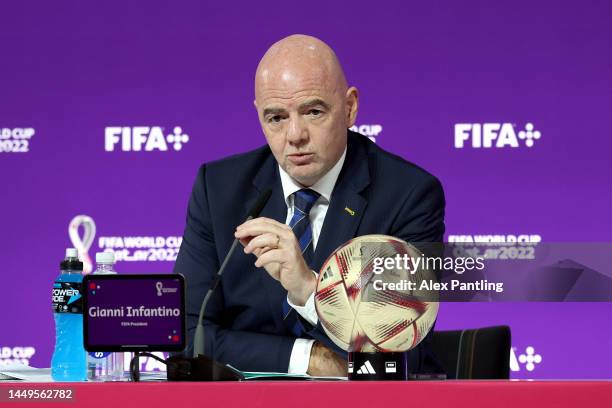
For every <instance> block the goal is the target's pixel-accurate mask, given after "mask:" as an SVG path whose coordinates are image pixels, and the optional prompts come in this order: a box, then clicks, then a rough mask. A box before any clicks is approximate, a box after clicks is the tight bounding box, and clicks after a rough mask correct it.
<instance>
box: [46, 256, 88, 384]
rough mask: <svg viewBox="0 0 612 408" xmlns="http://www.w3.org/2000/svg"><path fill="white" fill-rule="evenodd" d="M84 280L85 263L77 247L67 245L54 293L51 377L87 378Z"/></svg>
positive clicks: (65, 379)
mask: <svg viewBox="0 0 612 408" xmlns="http://www.w3.org/2000/svg"><path fill="white" fill-rule="evenodd" d="M82 281H83V262H80V261H79V259H78V258H77V250H76V249H74V248H67V249H66V258H65V259H64V260H63V261H62V262H61V263H60V274H59V276H58V277H57V279H56V280H55V282H54V283H53V292H52V303H53V315H54V319H55V349H54V350H53V357H52V358H51V377H52V378H53V379H54V380H55V381H85V379H86V378H87V371H86V369H87V365H86V356H87V352H86V351H85V348H84V347H83V306H82V298H81V284H82Z"/></svg>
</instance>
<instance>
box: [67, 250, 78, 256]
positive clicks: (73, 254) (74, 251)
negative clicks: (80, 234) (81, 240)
mask: <svg viewBox="0 0 612 408" xmlns="http://www.w3.org/2000/svg"><path fill="white" fill-rule="evenodd" d="M77 257H78V253H77V250H76V248H66V258H77Z"/></svg>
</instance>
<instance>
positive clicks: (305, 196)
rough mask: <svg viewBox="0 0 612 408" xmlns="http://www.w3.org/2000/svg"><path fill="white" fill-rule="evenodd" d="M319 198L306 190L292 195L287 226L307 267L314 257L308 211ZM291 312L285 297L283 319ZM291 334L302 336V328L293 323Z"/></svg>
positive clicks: (318, 195)
mask: <svg viewBox="0 0 612 408" xmlns="http://www.w3.org/2000/svg"><path fill="white" fill-rule="evenodd" d="M319 197H320V194H319V193H317V192H316V191H313V190H310V189H307V188H304V189H301V190H298V191H296V192H295V193H293V217H291V221H290V222H289V226H290V227H291V229H292V230H293V233H294V234H295V237H296V238H297V240H298V242H299V243H300V249H301V250H302V256H303V257H304V260H305V261H306V264H307V265H309V264H310V262H312V257H313V255H314V248H313V247H314V244H313V242H312V225H311V224H310V210H312V206H313V205H314V203H315V202H316V201H317V199H318V198H319ZM291 310H292V309H291V306H289V303H287V298H286V297H285V299H284V301H283V316H284V317H283V319H286V318H287V316H288V315H289V313H290V312H291ZM291 332H292V333H293V334H294V335H295V336H296V337H299V336H300V335H301V334H302V328H301V326H300V324H299V323H298V322H297V321H295V324H294V325H292V327H291Z"/></svg>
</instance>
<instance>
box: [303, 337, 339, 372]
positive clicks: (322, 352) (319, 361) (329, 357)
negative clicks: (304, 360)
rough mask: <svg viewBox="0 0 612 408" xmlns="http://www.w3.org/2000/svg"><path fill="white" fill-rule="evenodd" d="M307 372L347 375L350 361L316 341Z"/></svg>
mask: <svg viewBox="0 0 612 408" xmlns="http://www.w3.org/2000/svg"><path fill="white" fill-rule="evenodd" d="M307 374H309V375H314V376H318V377H346V376H347V375H348V363H347V361H346V360H345V359H343V358H342V357H340V356H339V355H337V354H336V353H334V352H333V351H331V350H330V349H328V348H327V347H325V346H324V345H323V344H322V343H320V342H318V341H315V342H314V344H313V345H312V350H311V352H310V362H309V363H308V371H307Z"/></svg>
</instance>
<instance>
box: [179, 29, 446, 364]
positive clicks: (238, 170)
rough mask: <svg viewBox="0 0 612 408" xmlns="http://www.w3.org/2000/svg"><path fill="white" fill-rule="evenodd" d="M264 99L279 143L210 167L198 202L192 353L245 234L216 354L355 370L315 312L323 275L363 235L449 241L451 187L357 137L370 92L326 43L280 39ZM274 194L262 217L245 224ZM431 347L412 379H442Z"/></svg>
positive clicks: (208, 348)
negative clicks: (351, 80)
mask: <svg viewBox="0 0 612 408" xmlns="http://www.w3.org/2000/svg"><path fill="white" fill-rule="evenodd" d="M254 104H255V108H256V110H257V115H258V118H259V121H260V124H261V128H262V130H263V133H264V135H265V138H266V141H267V146H264V147H262V148H259V149H257V150H255V151H252V152H248V153H245V154H241V155H238V156H233V157H230V158H227V159H224V160H220V161H217V162H213V163H208V164H204V165H202V166H201V167H200V170H199V172H198V176H197V179H196V181H195V184H194V187H193V191H192V195H191V199H190V201H189V207H188V211H187V225H186V228H185V233H184V236H183V243H182V245H181V248H180V251H179V255H178V258H177V261H176V264H175V268H174V271H175V272H177V273H182V274H183V275H185V278H186V281H187V313H188V325H187V326H188V331H189V337H190V340H189V343H190V346H192V341H193V340H192V335H193V331H194V329H195V326H196V323H197V317H198V313H199V309H200V304H201V302H202V299H203V297H204V294H205V293H206V290H207V288H208V287H209V285H210V282H211V280H212V277H213V275H214V274H215V273H216V271H217V270H218V268H219V264H220V262H221V261H222V260H223V258H224V256H225V254H226V253H227V251H228V250H229V248H230V246H231V244H232V241H233V239H234V237H235V238H238V239H239V240H240V242H241V243H242V245H243V251H242V252H243V253H236V254H235V255H234V256H233V257H232V258H231V260H230V261H229V264H228V266H227V269H226V272H225V274H224V276H223V279H222V281H221V287H220V288H218V289H217V292H216V293H215V295H214V296H213V297H212V298H211V301H210V303H209V306H208V308H207V311H206V316H205V332H206V337H205V339H206V344H205V353H206V354H207V355H209V356H211V357H213V358H215V359H217V360H218V361H221V362H224V363H229V364H231V365H233V366H234V367H237V368H239V369H241V370H246V371H274V372H289V373H295V374H305V373H308V374H311V375H322V376H345V375H346V374H347V362H346V353H344V352H343V351H342V350H340V349H339V348H338V347H337V346H335V345H334V343H333V342H331V341H330V340H329V338H328V337H327V336H326V335H325V333H324V331H323V330H322V328H321V325H320V323H319V321H318V318H317V314H316V312H315V309H314V290H315V287H316V279H317V275H316V272H317V271H318V270H319V269H320V268H321V265H322V264H323V262H324V261H325V259H326V258H327V257H328V256H329V255H330V254H331V253H332V251H333V250H334V249H335V248H337V247H338V246H340V245H341V244H343V243H344V242H346V241H348V240H349V239H351V238H353V237H356V236H361V235H366V234H387V235H392V236H395V237H398V238H401V239H404V240H406V241H408V242H415V243H416V242H440V241H441V240H442V235H443V233H444V194H443V191H442V187H441V185H440V183H439V182H438V180H437V179H436V178H435V177H433V176H431V175H430V174H429V173H427V172H426V171H424V170H423V169H420V168H418V167H417V166H415V165H413V164H411V163H409V162H406V161H405V160H403V159H402V158H400V157H397V156H394V155H392V154H390V153H388V152H385V151H383V150H382V149H380V148H379V147H377V146H376V145H375V144H374V143H372V142H371V141H370V140H369V139H368V138H366V137H364V136H362V135H359V134H357V133H354V132H351V131H350V130H348V129H349V128H350V127H351V126H353V125H354V123H355V118H356V116H357V111H358V106H359V92H358V90H357V88H355V87H349V86H348V84H347V81H346V78H345V75H344V72H343V70H342V67H341V65H340V63H339V61H338V58H337V57H336V55H335V53H334V52H333V50H332V49H331V48H330V47H329V46H327V45H326V44H325V43H324V42H322V41H321V40H319V39H316V38H314V37H310V36H304V35H293V36H290V37H287V38H284V39H282V40H280V41H279V42H277V43H275V44H273V45H272V46H271V47H270V49H269V50H268V51H267V52H266V53H265V55H264V56H263V58H262V59H261V61H260V63H259V66H258V67H257V71H256V74H255V101H254ZM268 188H271V189H272V195H271V198H270V200H269V201H268V203H267V204H266V206H265V207H264V209H263V211H262V213H261V216H260V217H258V218H255V219H252V220H250V221H247V222H243V221H244V220H245V219H246V217H247V211H248V210H249V208H250V207H251V206H252V204H253V203H254V201H255V200H257V197H258V196H259V195H260V194H261V192H262V191H265V190H266V189H268ZM236 226H237V227H236ZM232 231H234V234H233V236H232V234H231V232H232ZM429 340H430V336H428V337H427V338H426V339H425V340H424V341H423V342H422V343H421V344H420V345H419V346H418V347H417V348H416V349H414V350H412V351H410V352H409V355H408V359H409V370H410V371H412V372H415V373H416V372H419V373H421V372H439V371H440V368H439V366H438V365H437V364H436V362H435V358H433V356H432V354H431V352H430V350H429Z"/></svg>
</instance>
